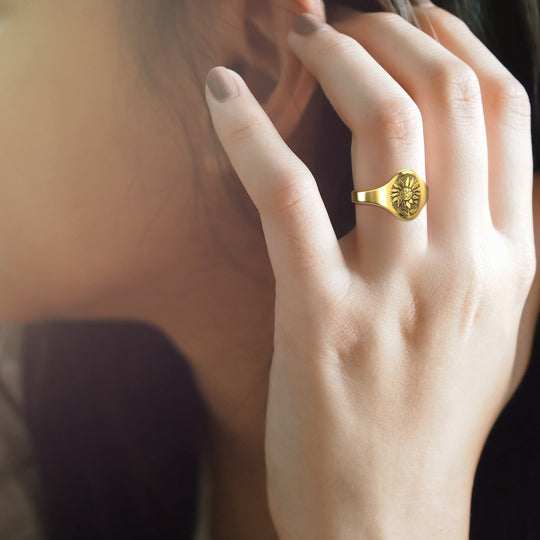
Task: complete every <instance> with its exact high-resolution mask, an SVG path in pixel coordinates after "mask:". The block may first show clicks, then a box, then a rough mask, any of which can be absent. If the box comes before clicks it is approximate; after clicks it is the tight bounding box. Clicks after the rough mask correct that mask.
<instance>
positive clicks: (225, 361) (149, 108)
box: [0, 0, 540, 539]
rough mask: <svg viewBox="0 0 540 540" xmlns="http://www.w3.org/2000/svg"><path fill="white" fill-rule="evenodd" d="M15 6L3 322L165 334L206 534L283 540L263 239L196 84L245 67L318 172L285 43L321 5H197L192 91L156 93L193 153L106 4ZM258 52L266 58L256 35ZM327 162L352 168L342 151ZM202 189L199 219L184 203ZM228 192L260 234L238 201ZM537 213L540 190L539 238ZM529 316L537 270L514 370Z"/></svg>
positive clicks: (1, 139) (270, 294) (526, 342)
mask: <svg viewBox="0 0 540 540" xmlns="http://www.w3.org/2000/svg"><path fill="white" fill-rule="evenodd" d="M10 4H12V5H13V9H12V11H11V12H9V11H8V12H7V13H6V14H3V15H2V17H3V19H2V21H3V22H2V27H1V33H0V40H2V47H1V49H0V50H1V51H3V52H0V69H1V71H2V78H1V83H0V102H1V103H3V104H9V107H7V106H6V107H4V111H5V115H4V117H3V122H2V127H1V129H0V147H2V148H3V149H4V152H3V155H4V160H3V161H2V163H1V164H0V178H3V179H4V180H3V183H2V187H1V189H2V192H1V197H0V199H1V200H2V204H3V206H2V210H3V218H2V223H1V227H0V247H1V252H0V256H1V258H0V262H1V272H0V295H1V296H2V299H3V302H2V311H1V312H0V318H2V319H5V320H13V321H20V322H25V321H31V320H36V319H40V318H49V317H66V318H79V317H80V318H93V317H104V318H131V319H136V320H142V321H146V322H149V323H151V324H154V325H156V326H157V327H158V328H160V329H162V330H163V331H164V332H166V333H167V334H168V335H169V336H170V338H171V339H172V340H173V342H174V343H175V344H176V345H177V347H178V348H179V350H181V351H182V352H183V353H184V354H185V355H186V356H187V358H188V359H189V361H190V363H191V365H192V366H193V369H194V372H195V374H196V377H197V382H198V385H199V387H200V389H201V392H202V395H203V397H204V399H205V401H206V404H207V406H208V410H209V412H210V414H211V418H212V426H211V427H212V429H211V435H210V436H211V439H212V443H213V444H212V449H213V451H214V453H213V456H212V457H211V461H210V463H211V466H212V475H213V481H214V489H215V491H214V498H213V505H212V523H213V528H214V531H215V537H216V538H238V539H242V538H246V539H247V538H254V537H256V538H260V539H266V538H269V539H270V538H276V533H275V530H274V527H273V525H272V521H271V518H270V514H269V512H268V508H267V500H266V482H265V470H264V420H265V410H266V399H267V385H268V368H269V363H270V361H271V359H272V353H273V343H272V340H273V323H274V300H275V298H274V290H273V283H274V277H273V273H272V268H271V266H270V261H269V258H268V254H267V250H266V246H265V244H264V239H263V235H262V228H261V227H260V225H258V224H257V225H253V226H251V227H250V226H246V218H245V216H244V215H241V213H239V211H238V203H239V201H238V200H235V201H234V202H231V201H230V200H229V199H227V198H223V197H222V194H223V193H224V192H225V191H226V190H227V188H228V185H227V182H231V185H232V183H235V185H237V183H238V179H237V178H236V177H235V175H234V174H233V172H232V169H231V168H230V166H229V169H228V172H227V174H226V175H225V186H224V185H223V180H222V177H221V174H220V172H219V169H218V167H217V165H216V163H215V151H216V147H215V146H214V145H212V144H205V142H206V143H208V142H209V141H210V140H212V138H214V137H215V135H214V132H213V128H212V127H211V125H210V122H209V119H208V111H207V105H206V103H205V100H204V95H203V87H204V78H205V76H206V73H207V72H208V70H210V69H211V68H212V67H214V66H216V65H231V64H232V63H234V62H235V61H236V60H238V58H239V57H240V58H242V60H243V66H244V70H243V71H240V73H241V74H242V75H243V76H244V77H245V79H246V81H247V82H248V84H249V85H250V88H252V89H253V90H254V93H255V95H256V97H259V96H260V97H261V98H263V97H264V99H261V102H262V104H263V105H264V108H265V110H266V111H267V113H268V115H269V117H270V118H271V119H272V121H273V123H274V125H275V126H276V128H277V129H278V131H279V133H280V134H281V135H282V136H283V138H284V139H285V140H288V139H290V138H292V137H293V135H295V140H297V141H300V140H303V141H304V143H303V144H301V145H300V144H298V145H297V146H295V147H294V148H293V149H294V150H295V152H296V153H297V154H298V155H299V156H300V157H302V158H303V159H304V160H305V161H306V162H309V161H311V160H313V159H314V158H313V156H311V155H310V153H311V152H313V150H312V148H314V144H312V143H313V142H314V141H315V140H316V139H317V137H320V136H324V138H325V141H326V143H327V144H331V141H332V137H331V136H329V133H331V130H332V126H329V127H328V131H326V132H325V133H324V134H321V133H317V132H313V131H309V132H308V131H307V130H306V132H304V133H302V132H298V131H297V127H298V125H299V121H300V119H301V117H302V113H303V112H304V111H305V109H306V107H307V105H308V103H309V102H310V99H311V97H312V96H313V93H314V91H315V89H316V86H317V81H316V80H315V78H314V77H313V76H312V75H310V74H309V73H308V72H307V70H306V68H305V67H304V66H303V64H302V63H301V62H300V61H299V59H298V58H297V56H296V55H295V54H294V53H293V52H292V51H291V50H290V49H289V48H288V45H287V43H286V35H287V33H288V31H289V29H290V26H291V24H292V20H293V18H294V16H295V15H296V13H298V12H311V13H313V14H315V15H317V16H319V17H323V16H324V10H323V5H322V3H321V2H318V1H316V0H313V1H309V0H301V1H297V2H287V1H281V2H273V3H268V4H266V3H261V2H259V1H258V0H245V1H238V2H236V1H235V2H230V3H228V5H229V8H228V9H227V8H225V7H223V8H222V9H221V11H220V12H219V15H220V16H219V17H217V16H214V15H215V12H212V17H209V13H210V12H211V10H206V11H204V10H203V9H202V7H201V3H197V2H193V3H192V4H190V7H189V9H190V10H191V11H190V14H189V16H190V20H194V21H200V25H198V27H197V28H196V30H204V36H203V37H204V39H205V40H207V42H208V43H209V44H210V45H211V47H210V49H212V50H213V51H214V54H213V55H212V56H209V55H205V54H202V53H201V54H199V55H197V56H196V57H195V59H194V63H195V64H196V65H197V66H198V70H199V72H200V75H201V77H200V82H199V84H197V83H195V82H188V81H192V79H191V78H190V77H189V73H190V71H189V65H188V64H187V63H185V62H184V61H183V60H182V59H181V56H180V55H178V56H175V57H174V62H176V63H175V69H174V70H173V73H175V74H177V77H178V79H175V78H174V77H172V78H171V79H167V80H168V81H169V82H170V83H171V87H173V88H178V86H175V85H178V84H181V88H182V93H181V94H177V95H175V96H174V100H175V105H176V106H178V107H179V109H180V110H181V111H182V112H183V114H184V116H185V119H186V124H187V126H188V128H189V134H190V138H192V139H193V140H197V141H202V143H201V144H199V145H197V146H196V151H194V150H193V147H192V146H191V145H190V139H189V138H188V137H186V134H185V133H184V132H183V131H182V130H181V128H180V127H179V126H178V125H176V124H174V123H173V122H170V121H169V120H168V116H167V115H168V109H167V108H166V107H163V104H162V102H161V101H160V100H159V99H157V98H155V97H152V96H150V95H149V94H148V92H147V91H146V90H145V88H144V85H142V84H141V83H140V80H139V78H138V65H137V61H136V59H135V58H132V57H131V56H130V55H129V52H128V51H127V50H126V48H125V44H124V42H123V41H122V39H121V38H120V36H119V35H118V28H117V26H116V24H115V23H116V19H115V16H116V14H115V12H114V11H113V9H112V8H111V5H110V3H107V2H104V1H103V2H95V1H94V0H81V1H80V2H77V3H68V2H66V1H65V0H51V1H49V2H47V5H46V6H45V5H44V4H43V3H42V4H39V3H36V2H24V1H20V2H18V1H17V0H14V1H13V2H11V3H10ZM261 6H264V8H265V9H262V8H261ZM243 8H245V10H244V9H243ZM243 17H247V18H248V19H249V20H250V21H251V22H252V23H254V25H255V26H258V27H259V29H261V31H263V32H264V33H266V34H267V38H268V39H269V40H270V41H271V42H273V43H277V44H278V48H277V50H278V51H279V52H280V55H279V56H278V57H277V58H279V61H278V66H279V68H280V69H279V70H277V69H276V63H275V61H272V62H271V61H270V60H267V61H266V62H265V61H264V58H265V57H264V55H263V56H262V57H256V56H254V54H253V53H254V51H257V48H256V47H255V49H254V48H253V45H252V43H249V42H248V41H247V40H243V39H240V38H241V37H243V36H245V34H244V32H243V31H242V32H239V31H238V29H244V28H245V24H244V23H245V20H244V18H243ZM270 20H272V21H273V24H272V25H270V24H268V21H270ZM217 21H219V23H218V22H217ZM179 24H180V23H179ZM216 24H217V25H218V26H214V25H216ZM199 26H200V28H199ZM230 28H233V29H235V30H234V31H233V32H231V31H230ZM345 29H346V26H345V27H344V29H342V30H341V31H344V30H345ZM97 38H99V39H97ZM237 38H238V39H237ZM258 43H259V44H260V45H261V47H262V45H263V40H262V37H260V36H259V41H258ZM164 67H167V68H169V69H168V73H170V72H171V71H170V66H164ZM261 70H262V71H263V72H264V73H265V75H266V78H264V79H263V80H264V81H265V83H264V84H262V83H261V84H260V86H259V87H257V88H256V89H255V88H254V84H255V83H253V84H251V82H252V81H255V80H261V78H260V77H258V76H257V74H258V73H260V72H261ZM36 88H37V89H39V90H40V91H39V92H37V91H36ZM89 89H91V91H88V90H89ZM293 94H294V96H295V99H294V106H291V98H290V96H291V95H293ZM112 111H114V112H112ZM133 111H137V114H135V115H134V114H133ZM201 118H204V119H205V122H201ZM335 121H336V125H337V122H338V118H337V116H336V118H335ZM50 126H54V129H51V128H50ZM45 127H47V129H45ZM295 132H296V133H295ZM58 148H62V149H63V151H62V153H59V152H58V150H57V149H58ZM334 153H335V155H336V159H338V157H339V158H343V157H347V156H349V149H348V148H345V149H344V148H336V149H335V152H334ZM29 156H31V157H32V159H29ZM104 156H106V157H104ZM192 158H195V159H196V163H197V165H198V167H197V168H195V167H194V166H192V165H191V159H192ZM196 169H197V170H198V171H199V172H200V174H199V175H197V174H196ZM314 173H315V174H316V171H314ZM179 179H181V182H179ZM327 180H328V182H330V181H331V178H328V179H327ZM194 184H197V186H196V189H195V188H194ZM536 185H538V181H537V183H536ZM199 192H203V193H205V196H206V198H207V204H208V213H207V211H206V209H205V208H204V207H196V206H195V205H194V201H195V200H196V199H197V193H199ZM238 197H239V198H242V199H243V201H242V202H244V203H246V204H247V205H248V208H251V210H249V212H250V213H251V214H250V216H251V218H252V220H251V222H252V223H257V218H258V213H257V210H256V209H255V207H254V206H253V205H251V206H249V205H250V204H251V203H250V199H249V197H248V196H247V194H245V193H243V194H242V193H240V194H239V196H238ZM539 216H540V196H539V192H538V189H537V188H536V191H535V217H536V224H535V225H536V231H539V230H540V229H539V227H540V221H539ZM214 217H216V218H219V223H226V227H224V228H222V231H223V232H224V233H225V235H224V236H225V241H226V244H227V246H228V250H229V252H230V254H231V255H232V257H233V259H234V260H235V261H237V266H236V267H231V265H230V264H229V258H228V257H227V256H226V255H224V253H223V250H222V249H221V248H217V247H216V244H215V241H214V226H215V223H212V219H213V218H214ZM248 222H249V221H248ZM538 238H539V235H538V234H537V235H536V239H537V245H538ZM538 251H539V250H538V249H537V253H538ZM237 268H240V269H242V271H241V272H239V271H238V270H237ZM252 276H256V278H257V280H258V281H257V280H254V279H253V277H252ZM539 307H540V289H539V281H538V275H537V278H536V280H535V283H534V286H533V289H532V291H531V294H530V296H529V300H528V302H527V305H526V309H525V311H524V316H523V319H522V325H521V332H520V340H519V347H518V351H517V364H519V366H521V368H520V372H521V374H522V373H523V371H524V369H525V367H526V365H527V361H528V357H529V351H530V345H531V339H532V330H533V326H534V321H535V319H536V316H537V314H538V311H539ZM519 378H520V377H519V376H516V378H515V380H516V384H517V382H518V381H519ZM232 479H234V481H232Z"/></svg>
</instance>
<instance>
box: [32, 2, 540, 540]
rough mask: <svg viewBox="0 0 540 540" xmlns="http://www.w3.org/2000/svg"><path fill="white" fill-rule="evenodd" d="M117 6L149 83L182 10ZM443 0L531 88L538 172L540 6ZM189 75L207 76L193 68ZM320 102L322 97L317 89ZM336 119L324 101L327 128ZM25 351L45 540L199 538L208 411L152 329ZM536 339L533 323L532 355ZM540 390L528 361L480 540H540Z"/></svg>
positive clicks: (73, 336)
mask: <svg viewBox="0 0 540 540" xmlns="http://www.w3.org/2000/svg"><path fill="white" fill-rule="evenodd" d="M118 1H119V2H120V3H121V5H122V9H123V10H124V13H125V20H126V25H127V26H129V27H130V28H131V30H133V32H132V35H134V36H136V37H137V39H139V40H142V39H144V46H143V47H139V50H138V54H139V55H140V58H141V69H142V71H144V72H145V73H146V74H147V75H148V77H149V79H150V80H152V79H154V72H153V65H154V61H153V59H154V58H156V57H157V56H158V55H159V54H160V50H161V48H162V47H164V46H165V43H166V41H167V40H168V39H182V36H181V35H180V33H179V32H178V30H177V26H176V24H173V21H175V20H177V17H178V14H179V12H180V10H181V9H182V7H183V5H184V2H181V1H179V0H153V1H152V2H148V1H146V0H140V1H139V2H135V0H133V2H122V1H121V0H118ZM435 2H436V3H437V4H438V5H439V6H440V7H443V8H445V9H447V10H448V11H451V12H453V13H455V14H457V15H458V16H459V17H460V18H462V19H463V20H465V22H467V24H468V25H469V26H470V27H471V29H472V30H473V31H474V32H475V34H476V35H478V36H479V37H480V38H481V39H482V41H484V43H485V44H486V45H487V46H488V47H489V48H490V49H491V50H492V51H493V52H494V53H495V54H496V55H497V56H498V58H499V59H500V60H501V61H502V62H503V63H504V64H505V65H506V66H507V67H508V69H509V70H510V71H511V72H512V73H513V74H514V76H515V77H516V78H517V79H518V80H519V81H520V82H521V83H522V84H523V85H524V87H525V88H526V89H527V90H528V92H529V95H530V96H531V101H532V103H533V114H534V116H533V143H534V156H535V170H537V169H538V163H539V161H538V158H539V154H538V151H539V145H538V114H539V100H538V85H539V66H540V22H539V5H538V2H537V1H536V0H521V1H519V2H518V1H515V2H485V3H483V2H480V1H479V0H435ZM326 4H327V5H337V4H342V5H348V6H350V7H357V8H358V9H362V10H363V11H368V10H380V9H381V8H382V9H385V10H389V11H390V10H393V11H396V12H398V13H400V14H401V15H403V16H404V17H406V18H409V19H410V17H411V8H410V4H409V2H408V1H406V0H394V1H390V0H379V1H378V2H377V1H375V0H373V1H371V2H369V1H368V0H364V1H362V0H358V1H354V0H327V1H326ZM413 22H414V21H413ZM186 31H187V30H186ZM171 36H172V37H171ZM193 74H194V76H197V77H199V78H200V74H198V73H197V70H196V66H193ZM200 82H201V91H202V89H203V87H204V84H203V83H204V81H203V80H202V79H201V81H200ZM155 91H159V90H155ZM315 99H318V100H324V99H325V98H324V96H323V94H322V92H319V93H318V94H317V95H316V96H315V97H314V100H315ZM332 117H335V113H334V112H333V110H332V109H331V107H330V106H329V105H328V108H327V115H323V116H322V117H321V119H320V120H319V121H320V122H321V123H324V122H325V121H327V120H329V119H331V118H332ZM329 121H330V120H329ZM332 121H335V120H332ZM342 136H343V141H344V148H346V149H347V154H348V152H349V150H348V148H350V146H349V145H347V142H350V139H349V137H350V133H348V132H347V130H346V129H343V135H342ZM291 146H294V141H292V143H291ZM324 152H325V149H324V148H321V161H320V162H318V163H314V164H310V163H308V165H310V166H311V167H312V170H314V171H315V170H317V171H319V170H320V171H321V175H320V177H322V178H324V176H325V174H328V175H330V174H334V175H335V173H336V171H335V168H334V169H333V170H332V171H326V172H325V171H324V167H325V163H329V164H331V165H332V167H334V166H335V163H336V162H335V161H334V160H333V159H332V160H330V159H329V157H328V156H325V154H324ZM342 161H343V162H344V163H348V162H349V161H350V160H348V159H344V160H342ZM326 167H328V165H327V166H326ZM348 167H350V163H349V164H348ZM343 173H344V174H343V175H342V177H343V178H344V179H345V180H344V183H343V189H341V188H340V189H339V190H337V191H338V192H340V193H338V195H336V188H335V186H333V188H332V192H330V190H329V189H328V187H325V185H324V182H322V183H321V192H322V195H323V198H325V202H326V203H328V206H329V207H330V208H331V209H333V211H332V219H333V223H334V225H335V227H336V231H337V232H338V234H340V235H342V234H345V233H346V232H347V231H348V230H350V228H351V227H352V225H353V219H354V217H353V216H352V215H351V214H350V212H349V213H347V212H343V214H341V213H340V212H341V211H340V208H341V207H340V206H339V204H338V203H337V202H336V201H337V198H338V196H339V198H342V194H343V193H348V190H349V189H350V188H349V185H350V184H349V181H350V178H351V177H352V173H351V171H350V169H346V170H344V171H343ZM345 182H346V183H345ZM328 184H329V183H328ZM342 200H346V197H344V198H342ZM22 345H23V346H22V360H23V365H24V371H25V396H26V402H25V412H26V417H27V419H28V425H29V428H30V431H31V434H32V440H33V443H34V446H35V451H36V456H37V459H38V463H39V466H40V470H41V486H42V488H41V495H42V497H41V500H42V510H43V516H44V518H45V523H46V528H47V531H48V535H49V537H50V538H53V539H55V540H62V539H70V540H72V539H86V538H88V539H93V540H95V539H96V538H110V539H113V538H114V539H115V540H116V539H119V538H130V539H137V538H160V539H164V538H173V537H174V538H190V537H191V535H192V534H193V525H194V513H195V508H196V496H197V493H196V489H197V483H196V482H197V467H198V455H199V452H200V449H201V448H200V445H201V440H202V437H203V435H204V426H205V425H206V412H205V408H204V406H203V403H202V400H201V397H200V394H199V391H198V389H197V385H196V381H195V379H194V377H193V374H192V372H191V370H190V368H189V365H188V363H187V362H186V360H185V359H184V358H183V357H182V356H181V354H180V353H179V352H178V351H177V350H176V349H175V348H174V347H173V346H172V344H171V343H170V342H169V341H168V340H167V339H166V338H165V336H164V335H163V334H162V333H161V332H160V331H159V330H158V329H157V328H154V327H152V326H150V325H145V324H142V323H141V324H137V323H132V322H118V321H116V322H108V321H102V322H100V321H96V322H71V321H70V322H68V321H47V322H40V323H34V324H28V325H26V326H25V327H24V339H23V341H22ZM539 345H540V343H539V342H538V328H537V340H536V344H535V350H536V351H538V350H539ZM534 354H535V353H533V356H534ZM539 385H540V373H539V366H538V365H537V364H536V363H535V362H532V363H531V366H530V367H529V370H528V372H527V375H526V377H525V380H524V382H523V383H522V385H521V386H520V388H519V390H518V391H517V393H516V395H515V396H514V398H513V399H512V401H511V403H510V404H509V405H508V406H507V408H506V409H505V411H504V412H503V414H502V415H501V417H500V419H499V420H498V422H497V424H496V426H495V428H494V429H493V431H492V434H491V436H490V438H489V440H488V443H487V445H486V447H485V450H484V453H483V455H482V460H481V462H480V465H479V468H478V473H477V479H476V483H475V490H474V496H473V506H472V523H471V537H472V538H490V539H498V538H501V539H503V538H504V539H506V538H508V539H509V538H523V539H525V538H540V516H539V514H538V510H539V508H540V495H539V490H540V487H539V486H540V452H539V449H540V445H539V442H540V441H539V438H540V437H539V429H540V418H539V417H538V412H537V411H538V410H539V409H540V407H539V406H538V405H539V403H538V397H537V393H536V392H535V391H534V387H536V388H538V387H539Z"/></svg>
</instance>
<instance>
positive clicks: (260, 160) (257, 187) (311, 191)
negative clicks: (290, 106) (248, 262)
mask: <svg viewBox="0 0 540 540" xmlns="http://www.w3.org/2000/svg"><path fill="white" fill-rule="evenodd" d="M206 99H207V102H208V106H209V109H210V114H211V117H212V122H213V124H214V128H215V130H216V133H217V135H218V138H219V140H220V141H221V144H222V146H223V148H224V149H225V152H226V153H227V155H228V157H229V159H230V161H231V163H232V166H233V168H234V170H235V171H236V173H237V174H238V176H239V178H240V180H241V182H242V183H243V185H244V187H245V189H246V191H247V192H248V195H249V196H250V198H251V200H252V201H253V203H254V204H255V206H256V207H257V209H258V210H259V213H260V216H261V222H262V226H263V230H264V235H265V239H266V246H267V249H268V254H269V256H270V261H271V263H272V269H273V271H274V276H275V278H276V284H277V287H278V288H280V289H282V290H283V289H285V290H286V291H289V292H291V293H293V294H294V293H297V292H299V289H298V287H299V286H300V287H302V286H306V285H307V286H308V287H309V286H310V285H314V284H315V285H318V286H319V287H320V286H321V285H324V284H325V283H328V279H329V278H330V277H331V276H332V275H334V276H336V275H337V272H335V270H338V269H340V268H343V267H344V261H343V255H342V251H341V248H340V246H339V243H338V240H337V238H336V235H335V232H334V229H333V228H332V224H331V222H330V219H329V217H328V213H327V211H326V208H325V206H324V203H323V201H322V199H321V196H320V194H319V190H318V187H317V183H316V182H315V179H314V178H313V175H312V174H311V172H310V171H309V169H308V168H307V167H306V165H305V164H304V163H303V162H302V161H301V160H300V158H298V156H296V155H295V154H294V153H293V152H292V150H291V149H290V148H289V147H288V146H287V144H286V143H285V141H284V140H283V139H282V138H281V136H280V135H279V133H278V131H277V129H276V128H275V126H274V125H273V124H272V122H271V121H270V119H269V118H268V116H267V114H266V113H265V112H264V110H263V108H262V107H261V105H260V104H259V103H258V102H257V100H256V99H255V97H254V96H253V94H252V93H251V92H250V90H249V88H248V87H247V85H246V83H245V82H244V80H243V79H242V77H240V75H238V74H237V73H235V72H234V71H231V70H229V69H226V68H224V67H217V68H214V69H213V70H211V71H210V73H209V74H208V79H207V85H206Z"/></svg>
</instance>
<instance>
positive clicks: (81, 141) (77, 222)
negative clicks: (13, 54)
mask: <svg viewBox="0 0 540 540" xmlns="http://www.w3.org/2000/svg"><path fill="white" fill-rule="evenodd" d="M33 45H34V46H35V44H33ZM106 48H107V51H106V53H105V52H103V54H100V51H99V49H96V48H94V49H92V50H91V51H84V50H82V51H78V53H79V54H78V55H74V57H71V56H70V55H69V54H68V53H67V52H66V51H69V50H70V48H69V46H66V45H65V44H64V46H63V47H62V48H61V50H58V51H56V50H54V47H52V50H49V53H48V55H46V56H45V57H40V56H32V52H31V51H30V50H26V49H19V61H18V62H12V63H11V69H12V71H11V72H10V71H9V69H7V67H9V66H7V64H4V66H1V60H2V59H1V58H0V67H2V68H5V69H4V70H3V73H2V79H3V81H4V82H0V106H1V107H2V108H3V109H4V111H5V112H4V113H3V115H2V116H3V120H2V123H1V125H0V148H1V149H2V156H3V158H2V160H1V161H0V299H1V302H0V319H4V320H12V321H16V322H24V321H29V320H32V319H34V318H41V317H49V316H69V314H70V313H74V312H80V311H84V306H85V305H86V304H95V302H96V299H98V298H100V297H104V296H106V295H113V294H115V293H117V292H118V291H119V290H120V289H125V288H126V287H130V286H135V285H136V284H137V283H138V282H140V281H141V280H143V279H145V277H146V276H147V275H149V274H150V273H152V272H155V271H156V270H157V269H159V268H161V267H165V266H166V265H167V264H170V258H171V255H170V254H171V253H172V252H173V244H172V240H170V239H169V238H170V237H171V234H170V231H171V230H175V231H177V233H178V234H177V237H176V238H175V241H176V242H178V241H180V242H181V241H182V240H181V238H182V234H183V231H184V230H187V229H188V227H187V226H186V225H187V223H189V222H190V220H191V219H192V216H191V215H190V212H189V211H188V209H189V208H193V202H192V201H191V200H190V197H189V194H188V193H186V187H188V186H189V182H185V181H184V182H185V184H183V178H185V177H189V174H190V173H189V172H188V173H187V174H186V172H187V171H185V167H184V168H183V167H182V166H185V165H187V163H186V162H189V160H188V155H187V152H185V150H184V149H183V148H182V141H178V140H174V139H173V137H172V136H170V133H169V132H168V131H167V129H164V126H162V122H163V119H162V117H161V116H160V115H157V114H155V107H151V106H150V105H149V103H148V98H147V97H146V96H142V95H138V94H137V91H136V90H135V88H133V89H131V88H130V86H129V84H128V82H127V81H129V77H127V76H126V66H125V64H124V65H123V66H120V65H119V62H115V60H114V55H111V51H114V47H113V46H112V44H111V43H109V47H106ZM49 49H51V47H50V48H49ZM34 50H35V49H34ZM37 50H38V51H39V50H40V49H39V47H38V48H37ZM34 54H35V53H34ZM6 66H7V67H6ZM25 66H32V69H31V70H30V69H26V70H25ZM122 75H124V76H125V79H124V78H122V79H121V78H120V77H121V76H122ZM6 104H9V105H10V106H9V107H8V106H6ZM168 133H169V134H168Z"/></svg>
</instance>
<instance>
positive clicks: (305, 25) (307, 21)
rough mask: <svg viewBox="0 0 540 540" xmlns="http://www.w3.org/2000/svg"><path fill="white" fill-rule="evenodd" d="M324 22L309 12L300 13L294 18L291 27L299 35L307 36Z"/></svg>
mask: <svg viewBox="0 0 540 540" xmlns="http://www.w3.org/2000/svg"><path fill="white" fill-rule="evenodd" d="M323 26H324V23H323V22H322V21H321V20H320V19H317V17H315V15H312V14H311V13H301V14H300V15H297V16H296V18H295V19H294V22H293V26H292V29H293V30H294V31H295V32H296V33H297V34H300V35H301V36H309V35H311V34H313V33H315V32H316V31H317V30H319V29H321V28H322V27H323Z"/></svg>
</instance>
